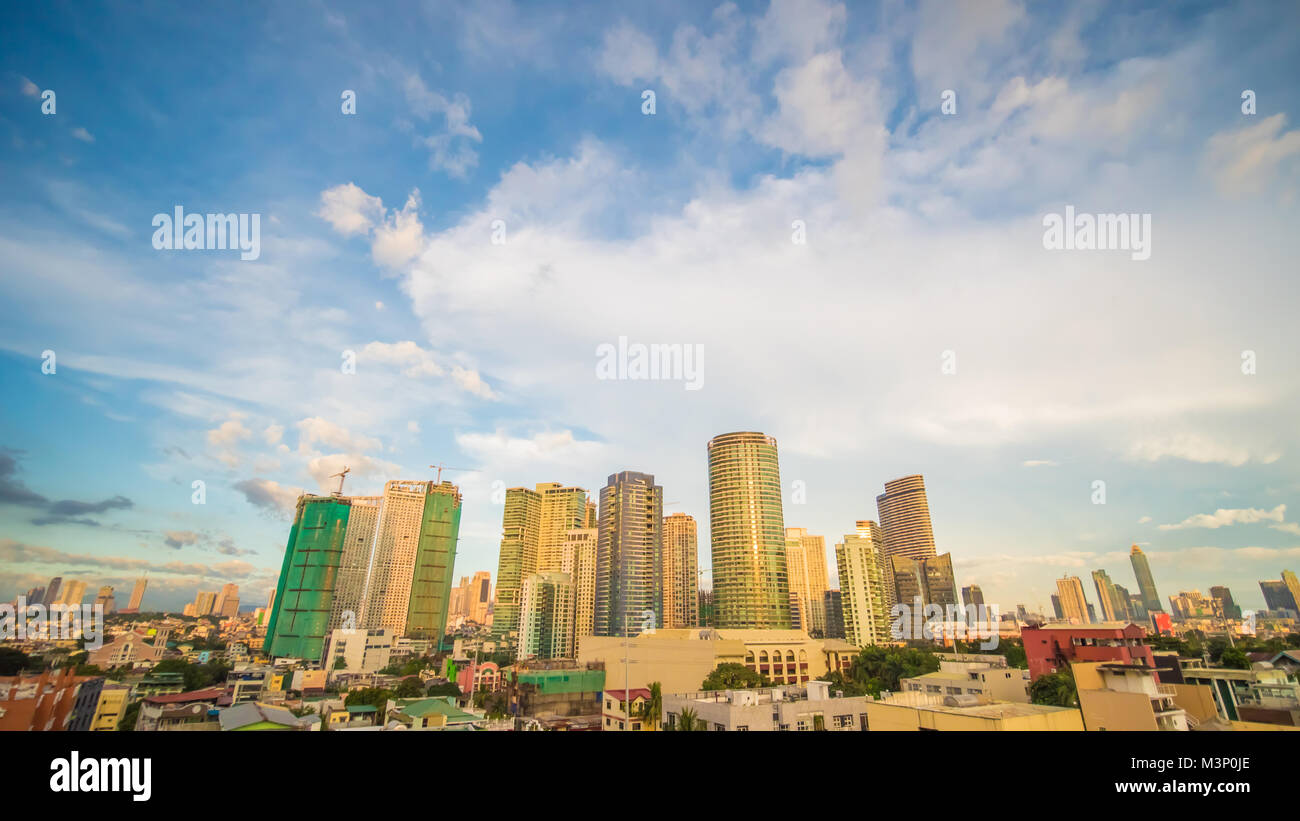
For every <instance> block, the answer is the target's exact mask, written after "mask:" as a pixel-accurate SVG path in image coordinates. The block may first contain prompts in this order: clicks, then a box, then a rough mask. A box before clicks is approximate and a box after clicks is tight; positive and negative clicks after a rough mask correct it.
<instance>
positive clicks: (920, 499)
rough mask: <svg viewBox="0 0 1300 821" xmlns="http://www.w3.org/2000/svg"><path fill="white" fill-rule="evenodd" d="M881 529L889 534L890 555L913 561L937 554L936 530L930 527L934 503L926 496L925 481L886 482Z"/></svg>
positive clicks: (881, 497) (879, 502) (918, 478)
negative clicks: (932, 504) (931, 508)
mask: <svg viewBox="0 0 1300 821" xmlns="http://www.w3.org/2000/svg"><path fill="white" fill-rule="evenodd" d="M876 510H877V511H878V512H879V513H880V527H881V529H882V530H884V532H885V545H886V547H887V548H888V552H887V555H889V556H891V557H893V556H905V557H907V558H909V559H913V560H917V561H919V560H921V559H928V558H930V557H931V556H934V555H935V553H936V550H935V546H934V530H933V528H932V527H931V524H930V503H929V501H928V500H927V499H926V495H925V479H924V478H922V477H921V476H919V475H917V476H904V477H902V478H901V479H895V480H893V481H892V482H886V483H885V492H884V493H882V494H880V495H879V496H877V497H876Z"/></svg>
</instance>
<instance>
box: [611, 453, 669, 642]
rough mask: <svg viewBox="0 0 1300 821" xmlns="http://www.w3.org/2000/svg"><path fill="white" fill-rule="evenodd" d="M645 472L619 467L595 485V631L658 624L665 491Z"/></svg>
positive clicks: (627, 631)
mask: <svg viewBox="0 0 1300 821" xmlns="http://www.w3.org/2000/svg"><path fill="white" fill-rule="evenodd" d="M654 482H655V477H653V476H651V475H650V474H648V473H637V472H635V471H623V472H622V473H615V474H613V475H611V476H610V477H609V479H608V480H607V483H606V485H605V487H603V488H601V490H600V520H599V524H598V530H599V534H598V541H597V545H596V624H595V631H596V635H598V636H623V635H633V636H635V635H637V634H639V633H641V632H642V631H643V630H645V629H648V628H651V627H654V628H659V627H663V624H664V620H663V584H664V582H663V570H664V563H663V544H664V542H663V526H664V525H663V512H664V491H663V488H661V487H659V486H658V485H656V484H655V483H654Z"/></svg>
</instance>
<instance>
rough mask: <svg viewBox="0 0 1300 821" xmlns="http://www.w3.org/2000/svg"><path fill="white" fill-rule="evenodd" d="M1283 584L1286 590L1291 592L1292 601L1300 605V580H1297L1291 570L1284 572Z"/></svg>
mask: <svg viewBox="0 0 1300 821" xmlns="http://www.w3.org/2000/svg"><path fill="white" fill-rule="evenodd" d="M1282 584H1285V585H1286V589H1287V590H1288V591H1290V593H1291V601H1293V602H1295V603H1296V604H1297V605H1300V578H1297V577H1296V574H1295V573H1293V572H1291V571H1290V570H1283V571H1282Z"/></svg>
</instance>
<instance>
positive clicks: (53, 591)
mask: <svg viewBox="0 0 1300 821" xmlns="http://www.w3.org/2000/svg"><path fill="white" fill-rule="evenodd" d="M62 586H63V577H62V576H55V577H54V578H52V579H50V583H49V584H47V585H45V597H44V598H43V599H42V600H41V604H43V605H45V606H46V607H49V606H50V605H52V604H54V603H55V602H57V601H58V600H59V592H60V590H59V588H60V587H62Z"/></svg>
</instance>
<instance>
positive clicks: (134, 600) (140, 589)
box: [126, 576, 149, 612]
mask: <svg viewBox="0 0 1300 821" xmlns="http://www.w3.org/2000/svg"><path fill="white" fill-rule="evenodd" d="M148 585H149V580H148V579H146V578H145V577H144V576H141V577H140V578H138V579H136V580H135V587H133V588H131V600H130V601H129V602H128V603H127V606H126V607H127V609H128V610H132V611H136V612H138V611H139V610H140V604H141V602H143V601H144V589H145V588H146V587H147V586H148Z"/></svg>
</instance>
